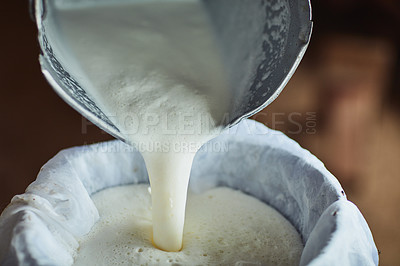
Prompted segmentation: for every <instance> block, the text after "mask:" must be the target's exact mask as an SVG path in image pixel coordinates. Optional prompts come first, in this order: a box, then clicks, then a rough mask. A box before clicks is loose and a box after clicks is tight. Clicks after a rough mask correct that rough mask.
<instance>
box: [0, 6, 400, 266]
mask: <svg viewBox="0 0 400 266" xmlns="http://www.w3.org/2000/svg"><path fill="white" fill-rule="evenodd" d="M312 5H313V17H314V18H313V20H314V23H315V24H314V25H315V27H314V33H313V37H312V41H311V44H310V47H309V49H308V51H307V53H306V56H305V58H304V60H303V61H302V63H301V64H300V66H299V68H298V70H297V72H296V73H295V75H294V76H293V78H292V80H291V81H290V82H289V84H288V86H287V87H286V88H285V89H284V91H283V92H282V94H281V95H280V96H279V97H278V99H277V100H276V101H275V102H274V103H272V104H271V105H270V106H269V107H267V108H266V109H265V110H264V111H263V112H261V113H259V114H257V115H256V116H255V117H254V118H255V119H257V120H259V121H262V122H264V123H265V124H267V125H268V126H269V127H272V128H276V129H279V130H281V131H283V132H285V133H286V134H287V135H289V136H290V137H292V138H294V139H295V140H297V141H298V142H299V143H300V144H301V145H302V146H303V147H305V148H307V149H309V150H310V151H311V152H312V153H314V154H315V155H316V156H317V157H319V158H320V159H321V160H322V161H323V162H324V163H325V165H326V167H327V168H328V169H329V170H330V171H331V172H332V173H333V174H334V175H335V176H336V177H337V178H338V179H339V181H340V182H341V184H342V185H343V187H344V189H345V191H346V192H347V196H348V198H349V199H350V200H351V201H353V202H354V203H355V204H356V205H357V206H358V207H359V208H360V210H361V212H362V213H363V214H364V216H365V218H366V220H367V222H368V223H369V225H370V228H371V230H372V233H373V235H374V239H375V242H376V244H377V247H378V249H379V250H380V251H381V256H380V260H381V263H380V264H381V265H400V193H399V191H398V190H399V189H400V104H399V102H400V93H399V91H400V82H399V81H400V79H399V76H400V70H399V69H400V64H399V62H400V60H399V59H400V53H399V52H400V45H399V37H400V29H399V26H398V25H400V21H399V18H400V2H399V1H397V0H376V1H373V0H370V1H368V0H364V1H362V0H342V1H339V0H330V1H329V0H315V1H313V2H312ZM1 10H2V15H1V16H0V22H1V24H0V25H1V35H0V36H1V37H0V38H1V42H0V45H1V46H0V47H1V50H0V51H1V58H2V60H1V65H0V86H1V87H0V89H1V96H0V97H1V98H0V116H1V122H2V123H1V125H0V134H1V135H0V150H1V153H0V178H1V183H0V211H2V210H3V209H4V207H5V206H6V205H7V204H8V203H9V201H10V200H11V198H12V196H13V195H15V194H19V193H23V192H24V189H25V188H26V186H27V185H28V184H29V183H31V182H32V181H33V180H34V179H35V177H36V174H37V172H38V171H39V169H40V167H41V166H42V165H43V164H44V163H45V162H46V161H47V160H49V159H50V158H51V157H52V156H54V155H55V154H56V153H57V152H58V151H59V150H60V149H63V148H66V147H71V146H76V145H82V144H88V143H94V142H98V141H103V140H107V139H111V137H110V136H108V135H107V134H105V133H104V132H102V131H101V130H99V129H97V128H96V127H95V126H93V125H91V124H90V123H89V122H88V121H87V120H86V119H84V118H82V117H81V116H80V115H79V114H78V113H77V112H75V111H74V110H73V109H72V108H70V107H69V106H68V105H67V104H65V103H64V102H63V101H62V100H61V99H60V98H59V97H58V96H57V95H56V94H55V93H54V92H53V90H52V89H51V88H50V86H49V85H48V84H47V82H46V81H45V80H44V78H43V76H42V74H41V72H40V68H39V63H38V54H39V48H38V44H37V41H36V28H35V25H34V23H33V22H32V21H31V20H30V18H29V13H28V1H5V2H4V3H2V8H1ZM0 241H1V240H0Z"/></svg>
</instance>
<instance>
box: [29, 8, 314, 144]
mask: <svg viewBox="0 0 400 266" xmlns="http://www.w3.org/2000/svg"><path fill="white" fill-rule="evenodd" d="M137 1H140V0H117V1H113V2H112V4H117V3H130V2H137ZM153 1H157V0H153ZM168 1H174V0H168ZM32 3H33V6H34V7H33V10H34V17H35V19H36V23H37V27H38V30H39V36H38V37H39V43H40V47H41V50H42V52H41V55H40V64H41V67H42V71H43V74H44V75H45V77H46V78H47V80H48V81H49V83H50V84H51V86H52V87H53V88H54V90H55V91H56V92H57V93H58V94H59V95H60V96H61V98H63V99H64V101H66V102H67V103H68V104H69V105H71V106H72V107H73V108H74V109H76V110H77V111H78V112H80V113H81V114H82V115H84V116H85V117H86V118H88V119H89V120H90V121H91V122H93V123H94V124H96V125H97V126H98V127H100V128H101V129H103V130H105V131H106V132H108V133H110V134H111V135H113V136H115V137H117V138H119V139H121V140H124V137H123V136H122V134H121V133H120V130H119V129H118V128H117V127H116V125H114V124H113V123H112V122H111V120H110V119H109V117H107V115H106V114H105V113H103V112H102V110H100V108H99V107H98V106H97V105H96V103H95V102H94V101H93V99H91V98H90V97H89V96H88V94H87V93H86V91H85V87H84V85H83V84H84V83H85V82H84V80H82V78H81V79H80V80H79V79H78V78H77V76H79V73H77V72H76V71H77V69H78V68H77V66H76V64H74V63H73V62H72V61H71V60H69V56H68V53H69V52H68V50H67V49H66V48H65V47H64V46H63V43H62V41H60V35H59V34H60V33H59V30H58V25H57V11H59V10H62V9H65V8H79V7H83V6H96V5H100V4H109V5H110V1H108V0H74V1H72V0H69V1H65V0H36V1H35V2H32ZM202 4H203V5H204V7H205V9H206V10H207V12H208V13H209V15H210V18H211V22H212V24H213V27H214V30H215V32H217V36H218V40H217V41H218V42H219V45H220V46H221V47H223V50H222V53H223V55H222V57H223V58H224V59H225V65H226V68H227V73H228V74H229V77H230V83H231V84H233V85H232V86H231V87H230V94H231V95H230V96H231V97H230V98H231V99H232V102H231V103H230V110H229V115H228V117H229V118H228V119H227V120H226V121H225V122H224V126H229V127H230V126H232V125H234V124H236V123H238V122H239V121H240V120H242V119H243V118H247V117H249V116H251V115H253V114H255V113H257V112H258V111H260V110H262V109H263V108H264V107H266V106H267V105H268V104H270V103H271V102H272V101H273V100H274V99H275V98H276V97H277V96H278V95H279V93H280V92H281V91H282V89H283V88H284V86H285V85H286V83H287V82H288V81H289V79H290V77H291V76H292V75H293V73H294V71H295V69H296V68H297V66H298V64H299V63H300V60H301V58H302V57H303V55H304V52H305V50H306V48H307V46H308V43H309V39H310V35H311V30H312V21H311V7H310V3H309V1H308V0H279V1H278V0H274V1H271V0H262V1H254V0H203V1H202ZM254 23H257V25H263V27H258V28H259V29H257V30H255V29H254V27H251V25H254ZM243 31H246V34H245V37H246V38H243V34H238V33H243Z"/></svg>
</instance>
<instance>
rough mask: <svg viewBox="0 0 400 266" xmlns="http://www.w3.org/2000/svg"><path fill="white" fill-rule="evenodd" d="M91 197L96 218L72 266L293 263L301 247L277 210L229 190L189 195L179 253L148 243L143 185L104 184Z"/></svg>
mask: <svg viewBox="0 0 400 266" xmlns="http://www.w3.org/2000/svg"><path fill="white" fill-rule="evenodd" d="M92 199H93V201H94V203H95V205H96V207H97V208H98V210H99V212H100V217H101V218H100V220H99V222H98V223H97V224H96V225H95V226H94V227H93V229H92V230H91V232H90V233H89V234H88V235H87V236H85V237H83V238H82V239H80V241H79V242H80V249H79V253H78V256H77V258H76V262H75V264H74V265H123V264H125V265H172V264H173V265H274V266H275V265H298V264H299V261H300V256H301V252H302V250H303V245H302V242H301V239H300V236H299V234H298V233H297V232H296V230H295V228H294V227H293V226H292V225H291V224H290V223H289V222H288V221H287V220H286V219H285V218H284V217H282V215H281V214H279V213H278V212H277V211H276V210H274V209H272V208H271V207H269V206H268V205H266V204H264V203H262V202H261V201H259V200H258V199H256V198H253V197H250V196H248V195H245V194H243V193H242V192H240V191H235V190H232V189H229V188H214V189H211V190H209V191H207V192H205V193H203V194H197V195H196V194H192V193H189V196H188V202H187V209H186V221H185V230H184V238H183V248H182V250H181V251H180V252H165V251H162V250H159V249H155V248H154V247H153V246H152V243H151V241H150V238H151V231H152V215H151V197H150V194H149V192H148V189H147V186H146V185H131V186H123V187H115V188H109V189H106V190H103V191H101V192H99V193H97V194H95V195H94V196H93V197H92Z"/></svg>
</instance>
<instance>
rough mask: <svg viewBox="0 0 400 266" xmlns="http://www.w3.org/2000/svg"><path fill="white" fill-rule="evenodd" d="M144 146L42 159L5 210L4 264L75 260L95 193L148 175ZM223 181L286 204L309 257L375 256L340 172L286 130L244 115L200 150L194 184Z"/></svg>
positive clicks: (335, 260)
mask: <svg viewBox="0 0 400 266" xmlns="http://www.w3.org/2000/svg"><path fill="white" fill-rule="evenodd" d="M147 182H148V177H147V172H146V168H145V165H144V161H143V159H142V157H141V155H140V154H139V153H138V152H137V151H135V150H133V148H131V147H130V146H128V145H126V144H124V143H122V142H121V141H110V142H104V143H99V144H95V145H90V146H82V147H76V148H70V149H67V150H63V151H61V152H59V153H58V154H57V155H56V156H55V157H54V158H52V159H51V160H50V161H49V162H47V163H46V164H45V165H44V166H43V168H42V169H41V171H40V173H39V175H38V177H37V179H36V181H35V182H33V183H32V184H31V185H30V186H29V187H28V188H27V190H26V192H25V194H22V195H18V196H15V197H14V198H13V199H12V201H11V204H10V205H9V206H8V207H7V208H6V209H5V210H4V212H3V213H2V215H1V216H0V240H1V241H0V264H1V265H71V264H72V263H73V256H74V254H75V252H76V249H77V248H78V243H77V241H76V240H75V237H76V236H81V235H83V234H86V233H88V232H89V231H90V228H91V227H92V225H93V224H94V223H95V222H96V220H97V219H98V216H99V215H98V212H97V210H96V208H95V206H94V204H93V203H92V201H91V199H90V195H91V194H93V193H95V192H97V191H99V190H102V189H104V188H108V187H112V186H117V185H125V184H132V183H147ZM218 185H224V186H229V187H232V188H236V189H240V190H242V191H243V192H245V193H248V194H251V195H253V196H255V197H257V198H259V199H261V200H263V201H265V202H266V203H268V204H270V205H271V206H273V207H275V208H276V209H277V210H279V211H280V212H281V213H282V214H283V215H284V216H285V217H286V218H287V219H289V220H290V221H291V222H292V224H293V225H294V226H295V227H296V228H297V230H298V231H299V232H300V234H301V236H302V239H303V242H304V244H305V248H304V251H303V253H302V257H301V263H300V264H301V265H324V266H325V265H377V264H378V253H377V249H376V247H375V244H374V241H373V238H372V235H371V232H370V229H369V228H368V225H367V223H366V221H365V220H364V218H363V216H362V215H361V213H360V211H359V210H358V209H357V207H356V206H355V205H354V204H352V203H351V202H349V201H347V199H346V196H345V194H344V192H343V190H342V188H341V186H340V184H339V183H338V181H337V180H336V178H335V177H334V176H332V174H330V173H329V172H328V171H327V170H326V168H325V167H324V165H323V164H322V163H321V162H320V161H319V160H318V159H317V158H316V157H315V156H313V155H312V154H310V153H309V152H308V151H306V150H304V149H302V148H301V147H300V146H299V145H298V144H297V143H296V142H294V141H293V140H291V139H289V138H288V137H286V136H285V135H284V134H282V133H279V132H277V131H274V130H271V129H268V128H266V127H265V126H263V125H261V124H259V123H257V122H254V121H251V120H245V121H243V122H241V123H240V124H238V125H237V126H234V127H232V128H230V129H229V130H227V131H226V132H225V133H224V134H222V135H221V136H219V137H218V138H216V139H214V140H212V141H211V142H209V143H207V144H206V145H205V146H204V147H203V148H202V149H201V150H200V151H199V152H198V154H197V155H196V157H195V161H194V164H193V168H192V174H191V180H190V186H191V188H192V189H194V190H197V191H201V190H204V189H207V188H208V187H212V186H218Z"/></svg>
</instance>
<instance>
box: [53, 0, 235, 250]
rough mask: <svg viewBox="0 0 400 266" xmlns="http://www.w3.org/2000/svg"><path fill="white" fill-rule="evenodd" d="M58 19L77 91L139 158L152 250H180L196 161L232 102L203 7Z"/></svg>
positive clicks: (136, 7)
mask: <svg viewBox="0 0 400 266" xmlns="http://www.w3.org/2000/svg"><path fill="white" fill-rule="evenodd" d="M58 17H59V26H60V29H61V33H60V35H61V36H63V37H64V40H62V41H63V42H65V44H66V46H68V49H69V50H70V51H71V54H72V55H74V56H75V57H76V62H77V65H78V67H79V68H80V71H79V73H81V75H83V74H84V75H86V77H88V79H89V82H88V81H87V80H86V81H85V80H82V83H83V85H84V88H85V89H86V90H87V92H88V94H89V95H90V96H91V97H92V98H93V99H94V101H95V102H96V104H97V105H98V106H99V107H100V108H101V109H102V110H103V111H104V113H105V114H107V115H108V116H109V118H110V120H111V121H112V122H113V123H114V124H115V125H116V126H117V127H118V128H119V129H120V130H121V132H122V134H123V135H124V136H125V138H126V139H127V140H128V141H129V142H130V144H132V145H134V146H136V147H137V148H138V149H139V151H140V152H141V153H142V155H143V157H144V160H145V163H146V167H147V170H148V173H149V178H150V184H151V190H152V221H153V229H152V232H153V233H152V236H153V240H154V244H155V245H156V246H157V247H158V248H160V249H163V250H168V251H178V250H180V249H181V247H182V234H183V227H184V220H185V204H186V195H187V187H188V180H189V175H190V169H191V165H192V161H193V157H194V155H195V153H196V151H197V150H198V149H199V148H200V147H201V145H202V144H204V143H205V142H206V141H208V140H209V139H210V138H212V137H214V136H216V135H217V134H218V132H219V131H220V130H221V128H220V127H219V123H218V122H219V121H221V119H222V118H223V115H224V113H225V112H226V110H227V108H228V102H229V97H228V96H227V89H228V84H227V78H226V75H225V73H224V70H223V69H224V68H223V66H222V63H221V60H220V53H219V51H218V48H217V45H216V43H215V40H214V35H213V32H212V29H211V27H210V25H209V20H208V17H207V14H206V13H205V11H204V10H203V6H202V4H201V2H200V1H161V2H152V1H148V2H145V1H143V2H138V3H134V4H129V5H119V6H115V5H113V6H104V7H96V8H85V9H71V10H63V11H60V14H59V16H58ZM77 78H78V79H79V75H78V76H77Z"/></svg>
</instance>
